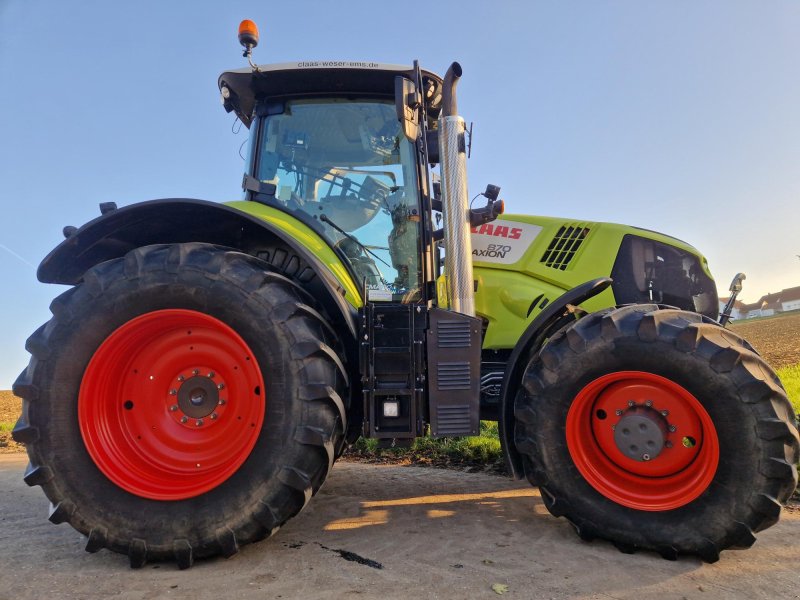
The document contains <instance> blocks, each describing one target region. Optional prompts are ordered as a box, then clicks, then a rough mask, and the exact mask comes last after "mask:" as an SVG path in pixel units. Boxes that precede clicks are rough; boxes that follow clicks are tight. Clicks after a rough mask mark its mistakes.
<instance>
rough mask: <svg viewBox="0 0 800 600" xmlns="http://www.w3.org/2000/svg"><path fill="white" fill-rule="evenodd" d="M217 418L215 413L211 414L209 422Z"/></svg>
mask: <svg viewBox="0 0 800 600" xmlns="http://www.w3.org/2000/svg"><path fill="white" fill-rule="evenodd" d="M218 416H219V415H217V413H211V420H212V421H216V420H217V417H218Z"/></svg>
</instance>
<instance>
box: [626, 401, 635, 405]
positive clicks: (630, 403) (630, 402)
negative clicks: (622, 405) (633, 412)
mask: <svg viewBox="0 0 800 600" xmlns="http://www.w3.org/2000/svg"><path fill="white" fill-rule="evenodd" d="M628 406H636V402H634V401H633V400H628Z"/></svg>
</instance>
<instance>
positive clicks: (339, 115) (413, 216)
mask: <svg viewBox="0 0 800 600" xmlns="http://www.w3.org/2000/svg"><path fill="white" fill-rule="evenodd" d="M262 119H263V123H262V126H261V129H260V131H261V139H260V140H259V148H258V163H257V165H256V177H257V178H258V179H259V180H260V181H262V182H264V183H272V184H274V185H275V189H276V191H275V199H274V201H275V202H276V203H277V204H278V205H280V206H281V207H282V208H283V209H284V210H289V211H291V212H294V213H295V214H298V216H301V217H305V220H308V219H309V218H310V219H313V220H314V221H315V222H316V225H317V227H316V229H317V231H321V232H322V234H323V235H324V236H325V237H326V238H327V239H328V241H329V242H330V243H331V245H332V246H334V247H336V248H338V249H340V250H341V251H342V253H343V254H344V255H345V256H346V257H347V259H348V261H349V262H350V264H351V266H352V268H353V270H354V271H355V273H356V275H357V276H358V279H359V281H358V284H359V285H363V284H366V286H367V289H368V290H369V294H368V297H369V299H370V300H373V301H377V300H385V301H389V300H393V301H404V302H410V301H414V300H417V299H419V297H420V279H421V277H420V268H419V249H418V239H419V221H420V210H419V203H418V200H417V182H416V164H415V160H414V159H415V155H414V147H413V145H412V144H411V143H410V142H409V141H408V140H407V139H406V137H405V136H404V135H402V132H401V129H400V123H399V121H398V119H397V114H396V112H395V107H394V103H393V102H391V101H385V102H384V101H379V100H355V101H354V100H350V99H331V98H326V99H323V100H318V99H314V100H295V101H288V102H286V104H285V106H284V107H283V112H282V113H280V114H273V115H268V116H266V117H262Z"/></svg>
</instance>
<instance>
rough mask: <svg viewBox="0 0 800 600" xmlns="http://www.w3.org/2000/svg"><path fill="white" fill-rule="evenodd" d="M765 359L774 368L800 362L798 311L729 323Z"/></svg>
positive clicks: (799, 311)
mask: <svg viewBox="0 0 800 600" xmlns="http://www.w3.org/2000/svg"><path fill="white" fill-rule="evenodd" d="M730 328H731V330H733V331H735V332H736V333H738V334H739V335H740V336H742V337H743V338H744V339H746V340H747V341H748V342H750V343H751V344H752V345H753V347H754V348H755V349H756V350H757V351H758V353H759V354H761V356H763V357H764V360H766V361H767V362H768V363H769V364H770V366H772V368H773V369H780V368H781V367H789V366H792V365H796V364H798V363H800V310H798V311H792V312H790V313H786V314H782V315H778V316H776V317H766V318H763V319H743V320H741V321H736V322H734V323H732V324H731V326H730Z"/></svg>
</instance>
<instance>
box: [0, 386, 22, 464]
mask: <svg viewBox="0 0 800 600" xmlns="http://www.w3.org/2000/svg"><path fill="white" fill-rule="evenodd" d="M21 411H22V400H21V399H20V398H17V397H16V396H15V395H14V394H12V393H11V392H9V391H0V423H5V424H7V425H13V424H14V423H16V422H17V419H18V418H19V414H20V412H21ZM13 452H25V446H23V445H22V444H18V443H17V442H15V441H14V440H13V439H11V432H10V431H4V430H0V454H9V453H13Z"/></svg>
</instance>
